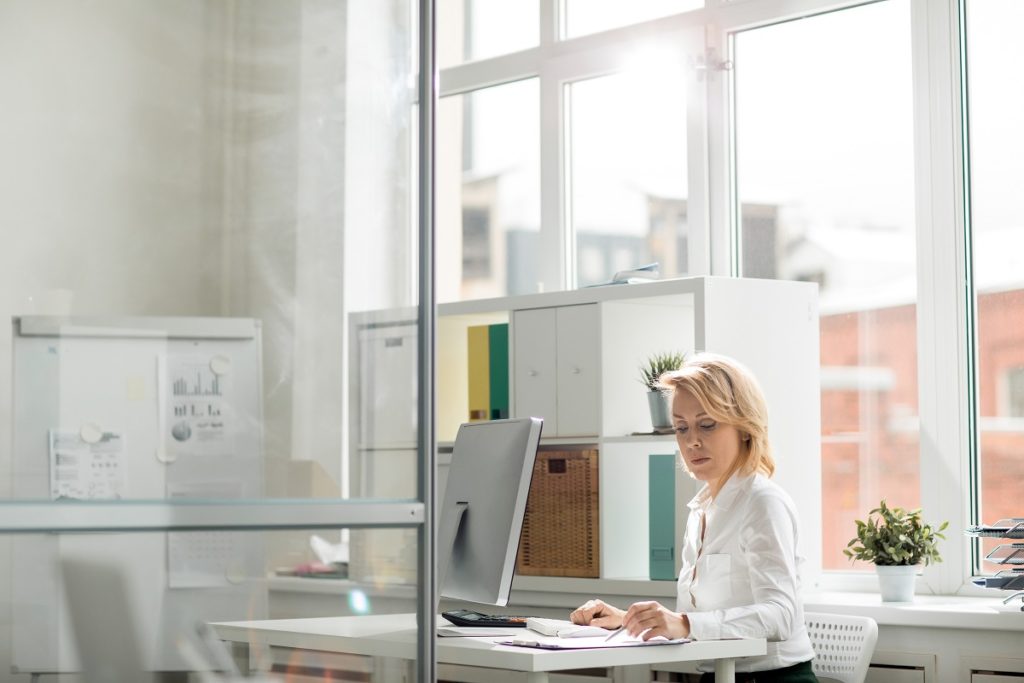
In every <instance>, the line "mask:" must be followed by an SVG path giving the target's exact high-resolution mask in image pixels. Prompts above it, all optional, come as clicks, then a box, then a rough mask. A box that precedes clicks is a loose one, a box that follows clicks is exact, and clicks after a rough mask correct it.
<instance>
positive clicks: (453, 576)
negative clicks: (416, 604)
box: [437, 417, 543, 606]
mask: <svg viewBox="0 0 1024 683" xmlns="http://www.w3.org/2000/svg"><path fill="white" fill-rule="evenodd" d="M542 424H543V420H541V419H540V418H536V417H528V418H518V419H512V420H494V421H491V422H473V423H468V424H464V425H462V426H461V427H459V432H458V434H457V435H456V437H455V446H454V448H453V450H452V462H451V466H450V468H449V470H448V483H447V484H446V486H445V492H444V503H443V506H442V508H441V515H440V524H439V526H438V546H437V557H438V585H439V586H440V587H441V589H440V591H439V593H440V595H442V596H444V597H446V598H455V599H459V600H468V601H470V602H478V603H483V604H488V605H501V606H504V605H507V604H508V595H509V592H510V590H511V588H512V574H513V573H514V571H515V566H516V552H517V551H518V550H519V534H520V532H521V531H522V528H523V515H524V513H525V512H526V498H527V496H528V495H529V493H530V480H531V479H532V478H533V463H534V461H535V460H536V458H537V446H538V444H539V443H540V431H541V426H542Z"/></svg>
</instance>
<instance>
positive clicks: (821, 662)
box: [804, 612, 878, 683]
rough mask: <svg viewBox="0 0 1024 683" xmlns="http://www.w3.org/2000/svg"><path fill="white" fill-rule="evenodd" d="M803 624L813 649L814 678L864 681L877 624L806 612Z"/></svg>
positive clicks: (846, 682) (866, 619)
mask: <svg viewBox="0 0 1024 683" xmlns="http://www.w3.org/2000/svg"><path fill="white" fill-rule="evenodd" d="M804 624H806V626H807V634H808V635H809V636H810V638H811V647H813V648H814V661H813V662H812V664H811V666H812V667H813V668H814V674H815V675H816V676H817V677H818V678H820V679H827V680H834V681H840V682H841V683H863V682H864V677H865V676H867V673H868V665H870V664H871V653H873V652H874V651H875V642H876V641H877V640H878V624H876V623H875V620H874V619H872V618H871V617H851V616H846V615H843V614H825V613H821V612H806V613H804Z"/></svg>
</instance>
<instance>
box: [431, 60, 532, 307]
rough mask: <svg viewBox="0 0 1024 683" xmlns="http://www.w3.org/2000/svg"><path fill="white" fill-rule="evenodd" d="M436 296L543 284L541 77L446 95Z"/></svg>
mask: <svg viewBox="0 0 1024 683" xmlns="http://www.w3.org/2000/svg"><path fill="white" fill-rule="evenodd" d="M436 180H437V199H436V210H437V244H438V250H437V271H436V272H437V297H438V300H439V301H442V302H444V301H462V300H467V299H481V298H487V297H495V296H504V295H507V294H528V293H532V292H536V291H537V283H538V281H539V280H540V272H539V271H540V257H539V255H538V254H539V241H540V239H539V231H540V101H539V89H538V83H537V79H535V78H534V79H529V80H525V81H519V82H517V83H510V84H508V85H502V86H497V87H493V88H487V89H486V90H478V91H475V92H472V93H470V94H468V95H455V96H451V97H446V98H444V99H442V100H441V102H440V104H439V106H438V115H437V177H436Z"/></svg>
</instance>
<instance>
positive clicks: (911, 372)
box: [735, 0, 920, 569]
mask: <svg viewBox="0 0 1024 683" xmlns="http://www.w3.org/2000/svg"><path fill="white" fill-rule="evenodd" d="M909 36H910V4H909V2H906V1H905V0H889V1H888V2H879V3H875V4H871V5H865V6H860V7H855V8H852V9H848V10H842V11H838V12H833V13H830V14H825V15H821V16H816V17H813V18H809V19H804V20H801V21H794V22H790V23H785V24H778V25H773V26H768V27H764V28H759V29H756V30H750V31H746V32H743V33H740V34H738V35H737V36H736V40H735V57H736V59H735V64H736V74H735V75H736V140H737V186H738V196H739V201H740V204H741V215H742V245H741V252H742V273H743V275H744V276H747V277H766V278H780V279H792V280H811V281H816V282H818V283H819V285H820V287H821V289H820V297H821V298H820V307H821V308H820V311H821V383H822V387H821V389H822V406H821V407H822V479H823V481H822V487H823V488H822V500H823V502H824V505H823V509H822V517H823V534H824V537H823V539H822V549H823V550H822V552H823V558H822V560H823V567H824V568H826V569H847V568H849V567H850V563H849V561H848V560H847V559H846V558H845V557H844V556H843V554H842V549H843V548H844V547H845V546H846V543H847V541H849V539H850V538H852V537H853V535H854V531H855V525H854V519H863V518H865V517H866V515H867V512H868V511H869V510H871V509H872V508H874V507H876V506H877V504H878V502H879V501H880V500H881V499H882V498H885V499H886V500H887V501H888V503H889V504H890V505H894V506H900V507H917V506H918V505H919V501H920V491H919V482H920V476H919V462H918V443H919V427H918V417H917V415H918V412H917V411H918V407H917V357H916V351H915V349H916V346H915V338H916V317H915V316H916V298H917V297H916V275H915V244H914V203H913V202H914V181H913V149H912V144H913V137H914V136H913V128H912V125H913V121H912V92H913V88H912V84H911V53H910V40H909ZM866 43H870V44H871V45H872V49H871V50H867V51H866V50H864V45H865V44H866ZM780 103H785V106H780ZM880 103H884V106H882V105H881V104H880Z"/></svg>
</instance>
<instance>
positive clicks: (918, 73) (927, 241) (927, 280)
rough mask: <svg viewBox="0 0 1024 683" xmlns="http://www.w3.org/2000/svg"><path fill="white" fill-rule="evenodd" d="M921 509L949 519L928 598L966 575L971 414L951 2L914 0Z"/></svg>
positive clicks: (928, 575) (932, 517)
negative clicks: (965, 535)
mask: <svg viewBox="0 0 1024 683" xmlns="http://www.w3.org/2000/svg"><path fill="white" fill-rule="evenodd" d="M911 12H912V14H911V16H912V20H911V26H912V31H913V36H912V39H913V60H914V73H915V78H914V118H915V125H914V129H915V136H916V140H915V143H916V144H915V178H916V195H917V196H916V215H917V273H918V276H917V277H918V296H919V303H918V309H917V310H918V318H917V325H918V333H917V339H918V390H919V392H920V398H919V402H920V411H919V413H920V421H921V441H920V443H921V451H920V458H921V504H922V506H923V508H924V509H925V510H926V511H927V516H928V517H929V521H935V522H941V521H942V520H947V519H948V520H949V522H950V526H949V529H948V530H947V539H948V540H947V541H946V543H945V544H944V546H943V557H944V562H943V563H942V564H939V565H936V566H933V567H930V568H928V570H927V571H926V572H925V582H926V584H927V585H928V587H929V588H931V590H932V591H933V592H936V593H955V592H957V591H958V590H960V589H961V587H962V586H963V585H964V584H965V582H966V579H967V578H968V577H969V575H970V573H971V566H970V565H971V562H970V552H969V544H968V542H967V540H966V539H965V537H964V535H963V528H964V525H965V523H966V522H967V520H969V519H970V517H971V514H970V509H969V497H968V496H967V495H965V494H966V493H967V491H968V489H969V487H970V477H969V471H968V464H969V456H968V454H969V453H971V452H972V449H971V447H970V444H971V435H970V424H971V414H972V411H973V404H972V397H973V392H972V391H971V387H970V383H969V381H968V378H969V369H970V360H969V356H968V352H969V348H970V338H971V326H970V315H969V311H970V305H971V303H970V297H969V292H968V288H967V286H966V283H967V273H966V258H965V253H966V246H967V245H966V241H965V230H964V227H965V211H964V201H965V194H964V183H963V161H964V160H963V154H962V149H963V147H962V144H961V128H960V126H959V123H958V122H959V121H960V120H961V118H960V115H961V98H960V95H959V93H960V78H961V75H960V73H959V69H958V68H957V64H958V62H959V59H958V57H957V55H958V48H957V45H958V42H959V39H958V31H959V29H958V21H957V0H942V1H941V2H935V1H934V0H913V2H912V3H911Z"/></svg>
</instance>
